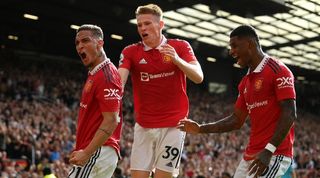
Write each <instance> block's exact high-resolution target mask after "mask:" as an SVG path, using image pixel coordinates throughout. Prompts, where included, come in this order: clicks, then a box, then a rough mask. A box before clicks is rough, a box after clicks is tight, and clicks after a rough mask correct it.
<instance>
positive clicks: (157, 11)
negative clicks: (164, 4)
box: [136, 4, 163, 20]
mask: <svg viewBox="0 0 320 178" xmlns="http://www.w3.org/2000/svg"><path fill="white" fill-rule="evenodd" d="M141 14H152V15H155V16H157V17H159V19H160V20H161V19H162V16H163V12H162V9H161V8H160V7H159V6H158V5H156V4H148V5H144V6H139V7H138V8H137V10H136V17H137V16H139V15H141Z"/></svg>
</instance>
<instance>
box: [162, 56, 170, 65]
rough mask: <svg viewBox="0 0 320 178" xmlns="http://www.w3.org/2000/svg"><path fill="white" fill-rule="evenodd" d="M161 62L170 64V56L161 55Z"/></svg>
mask: <svg viewBox="0 0 320 178" xmlns="http://www.w3.org/2000/svg"><path fill="white" fill-rule="evenodd" d="M162 58H163V62H164V63H169V62H171V57H170V56H168V55H163V57H162Z"/></svg>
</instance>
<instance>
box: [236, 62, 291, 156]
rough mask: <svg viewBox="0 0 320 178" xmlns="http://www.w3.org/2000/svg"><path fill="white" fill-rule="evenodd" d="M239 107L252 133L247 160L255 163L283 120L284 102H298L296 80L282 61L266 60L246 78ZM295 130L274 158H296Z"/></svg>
mask: <svg viewBox="0 0 320 178" xmlns="http://www.w3.org/2000/svg"><path fill="white" fill-rule="evenodd" d="M238 89H239V96H238V99H237V102H236V107H237V108H240V109H242V110H245V111H246V112H248V113H249V118H250V123H251V132H250V138H249V143H248V145H247V148H246V150H245V154H244V159H245V160H250V159H253V156H254V155H255V154H257V153H258V152H260V151H261V150H262V149H264V147H265V146H266V145H267V143H268V142H269V141H270V140H271V138H272V136H273V134H274V132H275V129H276V126H277V123H278V120H279V118H280V112H281V111H280V110H281V108H280V103H279V102H280V101H281V100H284V99H295V98H296V94H295V89H294V77H293V74H292V72H291V71H290V70H289V69H288V68H287V67H286V66H285V65H284V64H283V63H282V62H280V61H278V60H276V59H274V58H271V57H269V56H266V57H264V59H263V60H262V61H261V63H260V64H259V65H258V66H257V68H256V69H255V70H254V71H253V72H248V74H247V75H246V76H245V77H243V79H242V80H241V82H240V84H239V86H238ZM293 141H294V128H293V127H291V129H290V131H289V133H288V135H287V136H286V138H285V139H284V140H283V142H282V143H281V144H280V145H279V146H278V147H277V150H276V152H275V153H274V154H276V155H285V156H288V157H292V155H293V148H292V145H293Z"/></svg>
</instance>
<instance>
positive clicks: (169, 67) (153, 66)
mask: <svg viewBox="0 0 320 178" xmlns="http://www.w3.org/2000/svg"><path fill="white" fill-rule="evenodd" d="M133 67H134V70H136V71H144V72H151V73H153V72H159V71H173V70H175V69H176V65H174V64H173V62H172V59H171V58H170V57H169V56H165V55H163V54H161V53H160V52H159V51H158V50H155V49H153V50H150V51H144V52H141V53H140V54H139V55H137V56H136V57H135V59H134V60H133Z"/></svg>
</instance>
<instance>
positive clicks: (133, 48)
mask: <svg viewBox="0 0 320 178" xmlns="http://www.w3.org/2000/svg"><path fill="white" fill-rule="evenodd" d="M139 47H143V44H142V42H137V43H132V44H129V45H128V46H126V47H124V48H123V50H135V49H138V48H139Z"/></svg>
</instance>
